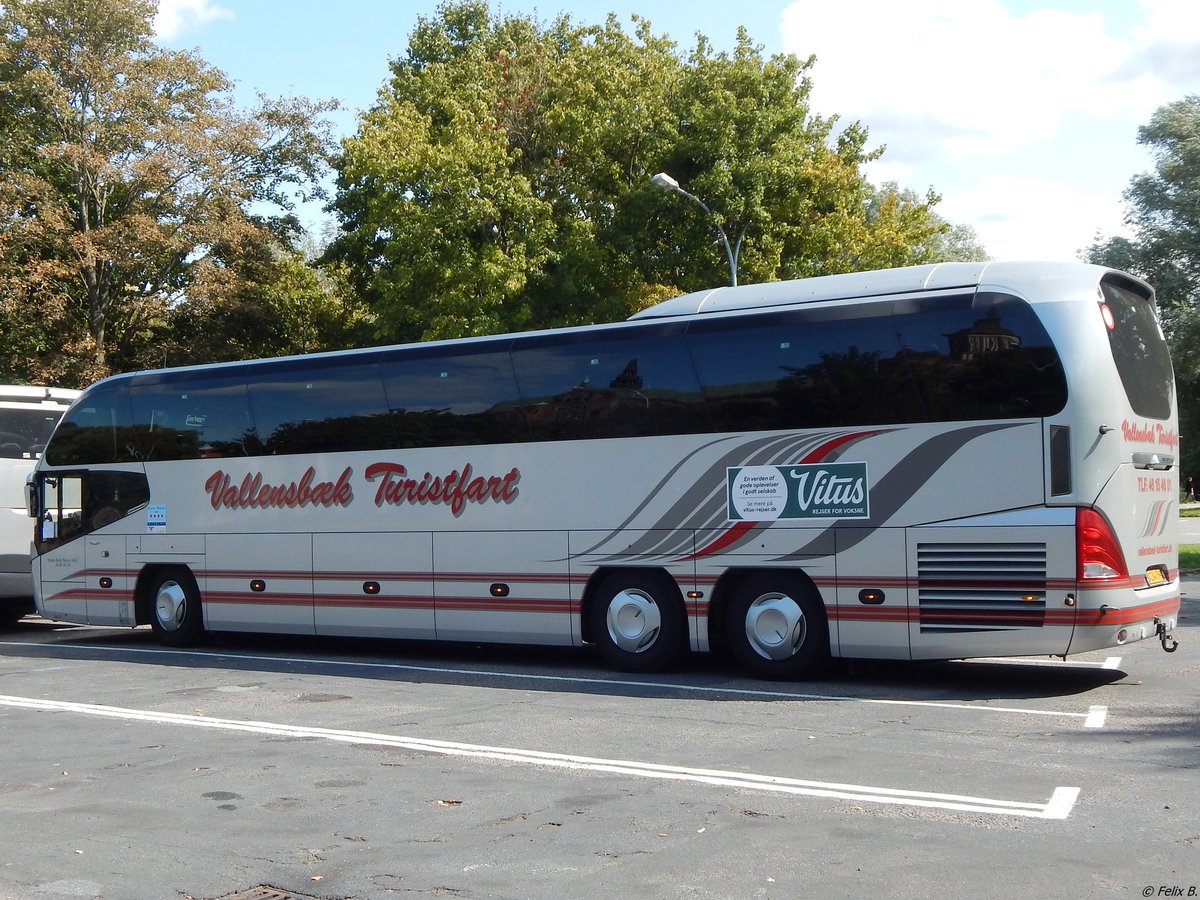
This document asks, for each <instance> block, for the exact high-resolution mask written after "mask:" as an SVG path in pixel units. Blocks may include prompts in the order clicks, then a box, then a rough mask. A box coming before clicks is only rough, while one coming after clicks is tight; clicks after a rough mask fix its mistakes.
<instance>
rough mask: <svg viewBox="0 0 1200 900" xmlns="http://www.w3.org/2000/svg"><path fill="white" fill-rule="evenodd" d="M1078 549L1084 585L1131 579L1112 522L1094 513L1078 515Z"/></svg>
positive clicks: (1086, 512)
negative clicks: (1087, 582) (1093, 582)
mask: <svg viewBox="0 0 1200 900" xmlns="http://www.w3.org/2000/svg"><path fill="white" fill-rule="evenodd" d="M1075 546H1076V554H1077V557H1078V559H1079V572H1078V577H1079V580H1080V581H1100V580H1104V581H1108V580H1114V579H1120V578H1124V579H1128V578H1129V570H1128V569H1127V568H1126V566H1125V554H1124V553H1122V552H1121V545H1120V543H1119V542H1118V541H1117V536H1116V535H1115V534H1114V533H1113V530H1112V526H1111V525H1109V524H1108V519H1106V518H1104V516H1103V515H1101V514H1100V513H1098V512H1096V510H1094V509H1078V510H1076V511H1075Z"/></svg>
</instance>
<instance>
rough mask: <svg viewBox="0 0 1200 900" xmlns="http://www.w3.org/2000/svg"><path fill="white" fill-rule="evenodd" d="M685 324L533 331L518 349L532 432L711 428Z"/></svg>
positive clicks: (600, 434) (603, 433)
mask: <svg viewBox="0 0 1200 900" xmlns="http://www.w3.org/2000/svg"><path fill="white" fill-rule="evenodd" d="M681 335H682V329H681V328H680V327H679V326H672V327H670V328H661V327H659V328H654V329H649V328H645V327H642V328H619V329H610V330H608V331H607V332H603V331H600V332H597V331H591V332H582V333H576V334H571V335H555V336H553V337H547V338H533V339H530V340H528V341H524V342H522V343H521V344H520V345H519V347H518V348H517V349H516V350H515V351H514V353H513V368H514V369H516V373H517V382H518V384H519V385H520V387H521V395H522V396H523V397H524V400H525V414H526V418H527V420H528V421H529V427H530V430H531V431H532V434H533V438H534V440H547V441H555V440H571V439H580V438H608V437H630V436H634V435H647V434H683V433H688V432H705V431H710V430H711V428H712V426H711V423H710V422H709V419H708V412H707V410H706V409H705V407H704V404H703V399H702V397H701V395H700V388H699V385H698V384H697V383H696V379H695V375H694V374H693V370H692V363H691V359H690V358H689V356H688V352H687V346H686V345H685V344H684V342H683V340H682V336H681Z"/></svg>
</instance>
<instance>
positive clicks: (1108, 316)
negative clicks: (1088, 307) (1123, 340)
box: [1100, 303, 1117, 331]
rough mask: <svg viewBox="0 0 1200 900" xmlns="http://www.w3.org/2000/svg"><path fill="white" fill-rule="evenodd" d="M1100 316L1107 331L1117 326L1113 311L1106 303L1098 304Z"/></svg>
mask: <svg viewBox="0 0 1200 900" xmlns="http://www.w3.org/2000/svg"><path fill="white" fill-rule="evenodd" d="M1100 318H1101V319H1103V320H1104V327H1105V328H1107V329H1108V330H1109V331H1112V330H1113V329H1114V328H1116V327H1117V320H1116V319H1115V318H1114V317H1113V311H1112V310H1111V309H1110V308H1109V306H1108V304H1107V303H1101V304H1100Z"/></svg>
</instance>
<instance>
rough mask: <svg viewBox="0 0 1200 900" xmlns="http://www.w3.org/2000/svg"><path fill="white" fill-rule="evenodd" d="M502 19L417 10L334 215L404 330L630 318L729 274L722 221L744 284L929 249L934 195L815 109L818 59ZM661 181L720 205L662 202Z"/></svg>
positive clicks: (371, 298) (344, 254)
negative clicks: (884, 169) (880, 191)
mask: <svg viewBox="0 0 1200 900" xmlns="http://www.w3.org/2000/svg"><path fill="white" fill-rule="evenodd" d="M633 22H634V26H635V27H634V32H633V33H632V34H629V33H627V32H625V31H624V30H623V29H622V27H621V26H620V24H619V23H618V22H617V20H616V18H615V17H613V16H610V17H609V18H608V20H607V21H606V22H605V23H604V24H603V25H598V26H576V25H574V24H573V23H572V22H571V20H570V19H569V18H568V17H567V16H561V17H559V18H558V19H556V20H555V21H554V22H553V23H552V24H550V25H548V26H546V25H542V24H539V23H538V22H537V21H535V20H534V19H532V18H529V17H524V16H514V15H509V16H505V17H493V16H492V15H491V13H490V11H489V9H488V6H487V4H486V2H483V0H463V2H456V3H446V4H444V5H442V6H441V7H439V10H438V15H437V16H436V17H434V18H422V19H420V20H419V21H418V23H417V26H416V27H415V29H414V30H413V33H412V35H411V37H410V40H409V47H408V54H407V56H406V57H404V58H400V59H397V60H395V61H393V63H392V75H391V79H390V81H389V83H388V84H387V86H386V87H385V88H384V89H383V90H382V91H381V92H380V98H379V101H378V102H377V104H376V105H375V107H374V108H372V109H371V110H369V111H368V112H367V113H366V115H365V116H364V117H363V118H362V120H361V122H360V126H359V130H358V133H357V134H356V135H355V136H354V137H353V138H351V139H348V140H346V141H344V142H343V152H342V154H341V156H340V158H339V159H338V160H337V161H336V162H335V168H336V170H337V172H338V179H337V194H336V198H335V201H334V203H333V209H334V210H335V211H336V212H337V213H338V215H339V217H340V219H341V222H342V226H343V233H342V234H341V236H339V237H338V238H337V239H336V240H335V241H334V242H333V243H332V244H331V246H330V249H329V251H328V253H327V256H326V259H331V260H339V261H342V262H343V263H344V264H345V265H346V266H347V268H348V270H349V272H350V274H351V278H352V280H353V281H354V283H355V285H356V287H357V288H358V289H359V290H360V291H361V293H362V294H363V296H364V297H365V298H366V299H367V301H368V302H369V303H370V304H371V305H372V307H373V309H374V310H375V311H376V312H377V313H378V315H379V322H380V326H379V327H380V329H381V332H382V333H383V334H386V335H387V336H388V337H391V338H400V339H412V338H433V337H453V336H459V335H466V334H485V333H491V332H496V331H501V330H508V329H518V328H526V327H546V326H554V325H569V324H579V323H585V322H595V321H606V320H613V319H619V318H623V317H625V316H627V315H629V314H630V313H631V312H633V311H635V310H637V309H639V308H642V307H644V306H646V305H648V304H650V303H652V302H654V301H656V300H658V299H661V298H663V297H665V296H669V295H672V294H676V293H679V292H681V291H686V290H696V289H700V288H704V287H710V286H713V285H716V284H724V283H727V279H728V270H727V268H726V260H725V255H724V252H723V250H721V249H720V248H719V247H718V246H715V245H714V240H715V238H716V235H717V230H716V226H717V225H718V224H720V225H721V226H722V228H724V230H725V231H726V232H727V233H728V234H729V235H731V236H732V237H734V238H735V237H736V236H739V235H744V242H743V245H742V254H741V259H740V269H741V272H742V280H743V281H766V280H771V279H776V278H789V277H799V276H804V275H816V274H824V273H830V272H839V271H848V270H852V269H861V268H877V267H882V266H890V265H897V264H905V263H910V262H922V261H925V260H926V259H929V258H930V252H931V251H930V249H929V245H930V242H931V241H932V240H933V239H934V238H935V237H936V235H938V234H939V233H941V232H942V230H943V228H944V223H943V222H942V221H941V220H940V219H938V218H935V217H934V215H933V213H932V208H931V207H932V205H933V202H934V199H935V198H934V197H933V196H932V195H931V196H929V197H926V198H921V199H915V200H914V199H913V198H911V197H907V196H901V195H900V194H899V193H898V192H896V191H894V190H890V191H889V195H888V197H887V198H886V200H885V202H881V203H879V204H878V205H876V206H875V207H874V208H873V210H872V209H871V204H872V202H873V201H874V200H875V199H876V195H877V192H876V191H875V189H873V188H872V186H871V185H870V184H869V183H868V182H867V181H866V179H865V177H864V175H863V172H862V165H863V164H864V163H866V162H867V161H869V160H871V159H874V158H876V157H877V156H878V154H879V153H880V152H881V151H878V150H872V149H869V148H868V146H867V140H868V136H867V131H866V129H865V128H863V127H862V126H861V125H859V124H857V123H855V124H850V125H848V126H845V127H840V128H839V124H840V123H839V122H838V120H837V119H836V118H822V117H819V116H815V115H813V114H812V112H811V110H810V107H809V103H808V96H809V92H810V90H811V82H810V80H809V77H808V74H807V73H808V71H809V69H810V68H811V66H812V64H813V62H814V60H813V59H811V58H810V59H808V60H800V59H798V58H796V57H795V56H790V55H787V56H784V55H779V56H773V57H771V58H769V59H766V58H764V57H763V54H762V51H761V48H759V47H757V46H755V45H754V44H753V43H752V42H751V41H750V38H749V37H748V35H747V34H746V33H745V32H744V31H742V32H739V35H738V41H737V46H736V48H735V49H734V51H733V52H732V53H715V52H713V50H712V48H711V47H710V45H709V44H708V42H707V41H706V40H704V39H699V40H698V42H697V45H696V47H695V49H694V50H693V51H692V52H691V54H689V55H687V56H686V57H685V56H681V55H680V54H679V52H678V51H677V48H676V45H675V44H674V42H672V41H671V40H669V39H668V38H666V37H660V36H656V35H655V34H654V33H653V32H652V30H651V28H650V25H649V23H648V22H646V21H645V20H643V19H640V18H638V17H634V19H633ZM660 171H666V172H669V173H670V174H671V175H673V176H674V177H675V178H677V179H678V180H679V181H680V182H681V183H683V185H684V186H685V187H686V188H687V189H688V190H689V191H691V192H692V193H694V194H696V195H697V196H700V197H703V198H704V200H705V202H706V204H707V205H708V206H709V207H710V209H711V210H712V211H713V214H712V216H705V215H704V213H703V211H702V210H700V209H699V208H698V207H697V206H696V205H695V204H691V203H688V202H687V201H686V200H685V199H683V198H680V197H679V196H677V195H671V194H668V193H665V192H662V191H659V190H658V189H656V188H655V187H653V186H652V185H651V183H650V178H651V176H652V175H653V174H655V173H656V172H660Z"/></svg>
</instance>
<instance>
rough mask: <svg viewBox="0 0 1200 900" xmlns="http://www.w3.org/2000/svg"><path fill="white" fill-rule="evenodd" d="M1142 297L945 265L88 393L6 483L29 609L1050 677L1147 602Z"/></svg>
mask: <svg viewBox="0 0 1200 900" xmlns="http://www.w3.org/2000/svg"><path fill="white" fill-rule="evenodd" d="M1174 390H1175V388H1174V378H1173V374H1172V369H1171V362H1170V358H1169V356H1168V352H1167V346H1166V344H1165V342H1164V340H1163V336H1162V332H1161V329H1160V327H1159V323H1158V319H1157V317H1156V313H1155V307H1154V296H1153V292H1152V291H1151V289H1150V288H1149V287H1148V286H1147V285H1145V284H1144V283H1142V282H1140V281H1138V280H1136V279H1134V278H1131V277H1130V276H1128V275H1125V274H1122V273H1120V272H1115V271H1111V270H1108V269H1104V268H1100V267H1095V266H1088V265H1082V264H1048V263H1047V264H1017V263H991V264H970V263H954V264H943V265H935V266H921V267H915V268H907V269H897V270H890V271H878V272H865V273H861V274H852V275H838V276H831V277H822V278H814V279H808V280H802V281H791V282H778V283H772V284H760V285H747V286H743V287H723V288H717V289H714V290H711V291H704V292H700V293H695V294H689V295H686V296H682V297H678V298H676V299H673V300H669V301H667V302H665V303H662V304H660V305H658V306H655V307H652V308H650V309H647V310H645V311H644V312H641V313H639V314H637V315H636V316H634V317H633V318H632V319H631V320H629V321H627V322H622V323H617V324H611V325H598V326H592V327H584V328H568V329H559V330H552V331H543V332H533V333H525V334H515V335H503V336H497V337H483V338H474V339H469V340H460V341H447V342H438V343H429V344H419V345H410V346H397V347H388V348H376V349H367V350H359V351H347V352H338V353H328V354H319V355H312V356H303V357H290V358H283V359H273V360H262V361H255V362H240V363H231V364H225V365H217V366H204V367H195V368H181V369H167V370H161V371H153V372H142V373H136V374H129V375H121V376H116V377H113V378H109V379H107V380H105V381H102V382H100V383H98V384H95V385H93V386H92V387H91V388H90V389H88V390H87V392H86V393H85V394H84V395H83V396H82V397H81V398H80V399H79V400H78V401H77V402H76V403H75V405H74V406H73V407H72V408H71V410H70V412H69V413H68V414H67V416H66V417H65V418H64V419H63V421H62V423H61V424H60V425H59V427H58V429H57V430H56V431H55V433H54V435H53V437H52V438H51V441H50V444H49V447H48V448H47V450H46V453H45V455H44V456H43V457H42V459H41V460H40V461H39V463H38V467H37V472H36V476H35V482H34V487H35V492H34V495H33V496H32V497H31V513H33V514H35V515H36V516H37V517H38V519H39V523H38V526H37V534H36V557H35V560H34V573H35V577H36V580H37V604H38V610H39V611H40V612H41V614H42V615H44V616H47V617H49V618H52V619H58V620H63V621H69V622H81V623H94V624H103V625H128V626H135V625H142V624H149V625H151V626H152V627H153V629H154V630H155V632H157V634H158V636H159V637H160V638H161V639H162V640H163V641H165V642H166V643H168V644H173V645H187V644H191V643H193V642H195V641H197V640H199V639H200V638H201V637H202V635H203V633H204V632H205V631H256V632H283V633H295V634H307V635H312V634H316V635H359V636H377V637H387V638H415V639H437V640H450V641H493V642H508V643H527V644H546V645H580V644H595V645H598V647H599V649H600V650H601V651H602V653H603V655H604V656H605V657H606V658H607V659H608V660H609V661H610V663H612V664H613V665H615V666H618V667H621V668H625V669H628V670H642V671H645V670H654V669H660V668H662V667H665V666H668V665H670V664H671V663H673V662H674V661H675V660H677V659H678V657H679V656H680V654H681V653H683V652H685V651H687V650H688V649H690V650H692V651H710V650H720V651H724V652H729V653H732V655H733V656H734V657H736V659H737V660H738V661H739V662H740V663H741V664H742V665H743V666H744V667H745V668H747V669H748V670H749V671H750V672H752V673H754V674H756V675H758V676H761V677H766V678H799V677H804V676H807V675H809V674H810V673H812V672H813V671H814V670H815V669H816V668H817V667H818V666H819V665H820V664H821V663H822V662H823V661H824V660H825V659H826V658H828V657H829V656H831V655H832V656H839V657H876V658H894V659H950V658H964V657H978V656H991V655H996V654H1006V655H1014V654H1030V655H1033V654H1037V655H1062V656H1065V655H1067V654H1074V653H1081V652H1084V651H1089V650H1095V649H1098V648H1105V647H1113V646H1117V645H1120V644H1124V643H1126V642H1130V641H1137V640H1141V639H1144V638H1153V637H1156V636H1157V637H1158V638H1159V639H1160V640H1161V641H1162V642H1163V646H1164V648H1166V647H1167V641H1168V640H1169V636H1170V632H1171V630H1172V629H1173V628H1174V626H1175V624H1176V621H1177V618H1178V611H1179V604H1180V586H1179V573H1178V546H1177V538H1176V504H1177V502H1178V470H1177V467H1176V460H1177V456H1178V428H1177V418H1176V403H1175V394H1174Z"/></svg>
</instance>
